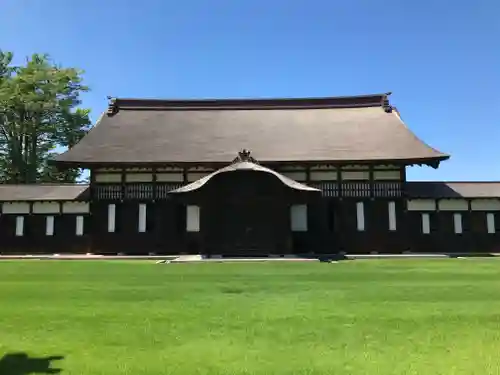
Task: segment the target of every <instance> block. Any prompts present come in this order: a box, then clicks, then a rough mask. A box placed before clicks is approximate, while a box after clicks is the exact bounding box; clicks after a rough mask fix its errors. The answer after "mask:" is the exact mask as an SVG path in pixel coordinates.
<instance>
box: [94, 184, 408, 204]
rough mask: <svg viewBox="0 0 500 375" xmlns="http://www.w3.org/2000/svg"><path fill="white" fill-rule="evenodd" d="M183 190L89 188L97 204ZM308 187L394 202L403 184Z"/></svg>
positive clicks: (331, 193)
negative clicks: (104, 201) (392, 200)
mask: <svg viewBox="0 0 500 375" xmlns="http://www.w3.org/2000/svg"><path fill="white" fill-rule="evenodd" d="M181 186H183V184H182V183H179V182H170V183H158V184H156V185H155V184H153V183H132V184H125V185H121V184H96V185H94V186H92V192H93V198H94V199H97V200H121V199H130V200H134V199H138V200H153V199H160V200H161V199H167V196H168V192H169V191H171V190H174V189H177V188H179V187H181ZM310 186H312V187H315V188H317V189H320V190H321V191H322V194H323V196H325V197H345V198H370V197H374V198H393V197H401V196H402V183H401V182H398V181H375V182H374V183H373V185H371V184H370V182H367V181H343V182H342V183H340V184H339V183H338V182H335V181H328V182H314V183H310Z"/></svg>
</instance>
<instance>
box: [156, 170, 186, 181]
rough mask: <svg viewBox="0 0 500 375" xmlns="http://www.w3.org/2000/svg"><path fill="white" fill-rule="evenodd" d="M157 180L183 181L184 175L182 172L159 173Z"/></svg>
mask: <svg viewBox="0 0 500 375" xmlns="http://www.w3.org/2000/svg"><path fill="white" fill-rule="evenodd" d="M156 181H158V182H183V181H184V176H183V175H182V172H173V173H158V174H157V175H156Z"/></svg>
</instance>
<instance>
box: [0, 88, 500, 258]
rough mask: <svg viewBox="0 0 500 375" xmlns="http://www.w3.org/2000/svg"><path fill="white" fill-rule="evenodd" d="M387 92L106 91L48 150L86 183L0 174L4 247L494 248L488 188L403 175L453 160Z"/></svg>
mask: <svg viewBox="0 0 500 375" xmlns="http://www.w3.org/2000/svg"><path fill="white" fill-rule="evenodd" d="M388 96H389V94H376V95H365V96H351V97H332V98H305V99H221V100H150V99H110V103H109V108H108V110H107V112H106V113H104V114H103V115H102V116H101V118H100V119H99V120H98V121H97V123H96V125H95V126H94V128H93V129H92V130H91V131H90V132H89V133H88V134H87V135H86V136H85V137H84V138H83V139H82V140H81V141H80V142H79V143H78V144H77V145H75V146H74V147H73V148H72V149H70V150H68V151H67V152H65V153H64V154H62V155H60V156H59V157H58V158H57V160H56V164H57V165H58V166H59V167H60V168H70V167H79V168H85V169H88V170H90V183H89V185H24V186H17V185H0V204H1V212H2V214H1V216H0V238H2V241H1V242H0V252H1V253H9V252H11V253H36V252H38V253H40V252H42V253H46V252H50V253H54V252H60V253H61V252H65V253H68V252H79V253H87V252H91V253H97V254H99V253H101V254H116V253H125V254H135V255H138V254H150V253H155V254H179V253H190V254H204V255H213V256H215V255H230V256H238V255H245V256H252V255H255V256H262V255H288V254H335V253H341V252H345V253H370V252H379V253H401V252H405V251H411V252H446V253H452V252H461V253H463V252H481V253H484V252H494V251H500V234H499V231H500V183H495V182H410V181H407V179H406V168H407V167H410V166H413V165H426V166H430V167H433V168H438V166H439V164H440V163H441V162H442V161H444V160H446V159H448V157H449V156H448V155H446V154H444V153H442V152H440V151H438V150H436V149H434V148H432V147H430V146H428V145H427V144H425V143H424V142H423V141H421V140H420V139H419V138H417V136H416V135H415V134H413V133H412V131H411V130H410V129H409V128H408V127H407V126H406V124H405V123H404V122H403V119H402V117H401V114H400V113H399V111H398V110H397V109H396V108H395V107H394V106H392V105H391V104H390V102H389V100H388Z"/></svg>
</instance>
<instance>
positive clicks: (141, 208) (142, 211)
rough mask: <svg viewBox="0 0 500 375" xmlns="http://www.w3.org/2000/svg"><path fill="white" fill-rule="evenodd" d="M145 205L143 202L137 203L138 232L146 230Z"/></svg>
mask: <svg viewBox="0 0 500 375" xmlns="http://www.w3.org/2000/svg"><path fill="white" fill-rule="evenodd" d="M146 207H147V206H146V204H145V203H140V204H139V221H138V227H137V230H138V231H139V232H140V233H144V232H146Z"/></svg>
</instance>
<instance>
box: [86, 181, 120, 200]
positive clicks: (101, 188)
mask: <svg viewBox="0 0 500 375" xmlns="http://www.w3.org/2000/svg"><path fill="white" fill-rule="evenodd" d="M92 189H93V193H94V197H95V198H96V199H102V200H114V199H121V198H122V186H121V185H109V184H106V185H95V186H93V187H92Z"/></svg>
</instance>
